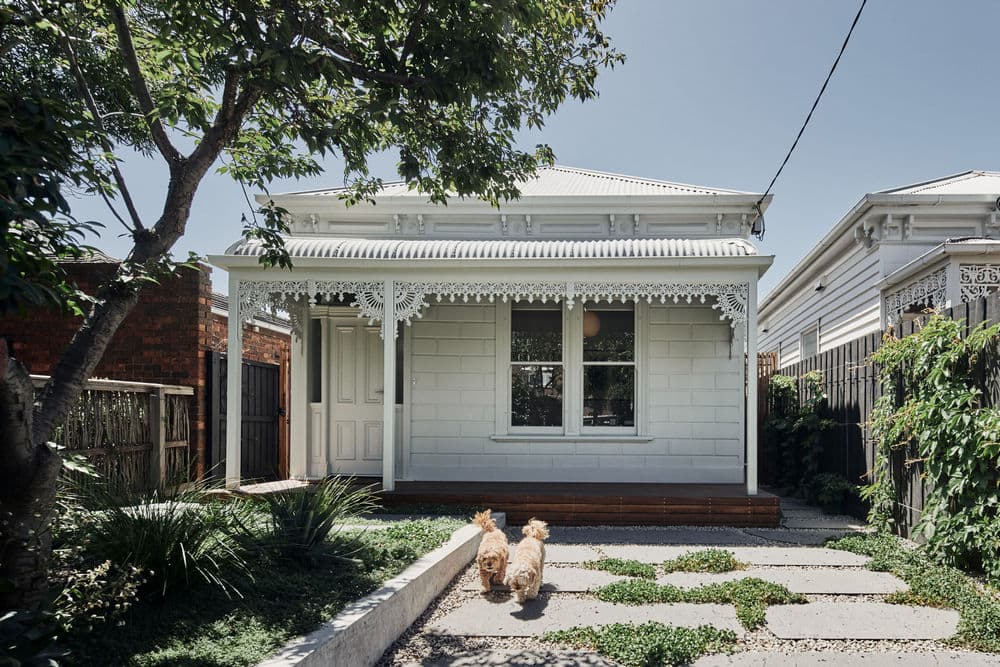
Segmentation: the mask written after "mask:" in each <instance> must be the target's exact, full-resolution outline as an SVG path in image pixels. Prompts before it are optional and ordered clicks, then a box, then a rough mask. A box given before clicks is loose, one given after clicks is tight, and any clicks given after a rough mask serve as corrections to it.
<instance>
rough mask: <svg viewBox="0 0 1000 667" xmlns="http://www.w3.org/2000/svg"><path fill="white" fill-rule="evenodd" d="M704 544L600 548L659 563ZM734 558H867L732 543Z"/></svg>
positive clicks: (860, 561)
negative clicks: (741, 545) (739, 545)
mask: <svg viewBox="0 0 1000 667" xmlns="http://www.w3.org/2000/svg"><path fill="white" fill-rule="evenodd" d="M705 548H707V547H705V546H704V545H697V546H691V545H689V546H675V545H663V546H660V545H631V544H627V545H608V546H606V547H604V548H603V549H602V551H604V553H605V554H606V555H607V556H608V557H610V558H631V559H635V560H638V561H642V562H644V563H659V562H662V561H665V560H667V559H669V558H677V557H678V556H681V555H683V554H686V553H690V552H692V551H700V550H702V549H705ZM728 550H729V551H732V552H733V554H734V555H735V556H736V558H737V560H740V561H743V562H744V563H749V564H751V565H826V566H833V567H843V566H858V565H864V564H865V563H867V562H868V560H869V559H868V557H867V556H859V555H858V554H853V553H850V552H848V551H838V550H836V549H825V548H821V547H818V548H810V547H732V548H730V549H728Z"/></svg>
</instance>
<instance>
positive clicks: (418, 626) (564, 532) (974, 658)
mask: <svg viewBox="0 0 1000 667" xmlns="http://www.w3.org/2000/svg"><path fill="white" fill-rule="evenodd" d="M799 515H800V517H801V516H802V513H801V512H800V513H799ZM748 530H750V531H754V529H748ZM507 532H508V534H509V536H510V538H511V542H512V543H513V542H515V541H516V539H517V537H519V535H516V534H515V533H516V532H518V531H515V530H508V531H507ZM815 532H816V531H813V530H810V529H776V530H771V531H767V532H766V533H764V534H763V535H762V534H761V531H754V532H747V530H743V529H733V528H690V527H684V528H676V529H670V528H647V527H639V528H627V529H621V528H604V529H600V528H590V527H588V528H571V527H556V528H553V530H552V537H551V539H550V542H551V543H553V544H566V545H578V546H585V547H591V548H594V549H596V550H597V551H598V552H599V553H601V552H603V550H604V548H605V547H607V546H610V545H621V544H646V545H649V544H687V545H692V544H694V545H702V548H725V546H726V544H731V545H732V546H742V547H753V546H772V547H773V546H779V545H781V546H788V545H801V546H802V548H810V547H809V546H808V545H818V544H822V540H818V539H817V536H816V535H815ZM823 532H824V533H828V532H829V530H827V529H826V528H824V529H823ZM681 538H684V541H683V542H679V541H678V540H680V539H681ZM699 538H703V539H699ZM824 539H825V538H824ZM546 567H547V568H548V567H563V566H562V565H547V566H546ZM814 569H817V570H824V569H829V570H835V569H857V568H834V567H829V568H827V567H816V568H814ZM477 581H478V577H477V573H476V570H475V566H474V565H470V566H469V567H468V568H467V569H466V570H465V571H464V572H462V573H461V574H459V575H458V576H457V577H456V578H455V579H454V580H453V581H452V582H451V584H450V585H449V587H448V588H447V589H446V590H445V591H444V592H443V593H442V594H441V595H440V596H439V597H438V598H437V599H436V600H435V601H434V602H433V603H432V604H431V605H430V606H429V607H428V608H427V610H425V612H424V613H423V615H422V616H421V617H420V618H419V619H418V620H417V622H416V623H414V624H413V626H411V627H410V628H409V629H408V630H407V631H406V632H405V633H404V634H403V635H402V636H401V637H400V638H399V639H398V640H397V641H396V643H395V644H393V646H392V647H391V648H390V649H389V650H388V651H386V653H385V654H384V655H383V656H382V658H381V660H380V661H379V662H378V663H377V664H378V665H380V666H382V667H388V666H390V665H391V666H401V665H406V666H407V667H414V666H421V667H430V666H433V667H443V666H446V665H450V664H452V663H459V661H460V659H461V658H464V660H463V661H461V664H462V665H465V664H503V657H504V655H507V654H513V653H517V654H518V655H520V652H524V653H525V655H543V656H547V658H546V659H545V660H542V661H541V662H538V663H537V664H560V665H563V664H565V665H578V664H595V663H593V662H591V661H590V660H587V659H583V658H581V657H580V654H578V653H573V652H572V651H569V650H568V649H565V648H562V647H559V646H553V645H551V644H548V643H546V642H542V641H540V640H539V639H537V638H535V637H489V636H486V637H459V636H451V635H442V634H436V633H434V632H431V631H430V630H428V628H429V627H430V626H431V625H434V624H435V623H436V622H438V621H440V620H441V619H442V618H444V617H445V616H447V615H448V614H450V613H451V612H454V611H456V610H457V609H459V608H460V607H461V606H462V605H463V604H465V603H467V602H470V601H472V600H476V599H479V598H480V597H481V595H480V593H478V592H477V591H463V590H462V587H463V585H466V584H469V583H474V582H477ZM489 595H490V598H491V599H493V600H494V601H497V602H507V601H508V600H509V594H507V593H503V592H496V591H494V592H493V593H490V594H489ZM548 596H559V598H560V599H567V598H573V597H578V598H585V599H589V596H588V595H587V594H586V593H583V594H577V593H564V592H559V593H544V592H543V593H542V597H548ZM806 597H807V599H808V600H809V601H810V602H836V603H842V604H860V603H865V602H869V603H870V602H883V601H884V598H885V596H884V595H807V596H806ZM735 651H736V652H738V653H739V652H746V651H752V652H764V651H767V652H771V653H780V654H786V655H789V656H792V658H791V659H792V660H794V656H795V655H802V654H807V653H809V654H815V653H817V652H819V653H822V654H830V658H831V664H836V654H841V655H845V654H851V655H854V656H858V655H860V654H870V653H878V654H896V653H907V654H930V653H934V654H942V655H943V654H950V656H951V658H952V659H955V658H957V660H958V662H957V663H956V664H970V665H975V664H982V663H983V659H984V656H983V655H982V654H976V653H971V652H965V653H963V652H956V650H955V649H954V648H953V647H951V646H949V645H948V644H947V643H946V642H943V641H929V640H906V641H890V640H821V639H796V640H783V639H779V638H777V637H776V636H775V635H774V634H773V633H771V632H770V631H769V630H767V629H766V628H763V629H759V630H756V631H753V632H747V633H745V634H744V636H743V637H742V638H741V639H740V640H739V641H738V643H737V645H736V647H735ZM484 655H485V656H487V657H489V656H492V657H491V658H489V662H480V660H482V659H483V656H484ZM737 657H738V656H737ZM887 657H888V656H887ZM496 660H499V661H500V662H495V661H496ZM517 664H536V663H534V662H530V663H528V662H525V663H521V662H517ZM601 664H605V663H604V662H601ZM736 664H738V660H737V661H736ZM768 664H770V663H768ZM790 664H791V663H790Z"/></svg>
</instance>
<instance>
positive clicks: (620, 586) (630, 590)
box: [593, 577, 807, 630]
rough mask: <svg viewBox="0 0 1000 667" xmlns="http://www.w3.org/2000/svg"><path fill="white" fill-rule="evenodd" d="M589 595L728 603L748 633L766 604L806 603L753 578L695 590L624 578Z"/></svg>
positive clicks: (622, 601) (761, 618)
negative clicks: (734, 609) (733, 608)
mask: <svg viewBox="0 0 1000 667" xmlns="http://www.w3.org/2000/svg"><path fill="white" fill-rule="evenodd" d="M593 593H594V595H596V596H597V598H598V599H600V600H604V601H605V602H615V603H618V604H656V603H670V602H692V603H698V604H705V603H713V602H714V603H721V604H731V605H733V606H735V607H736V616H737V618H739V619H740V623H742V624H743V626H744V627H745V628H746V629H748V630H754V629H756V628H759V627H760V626H762V625H763V624H764V620H765V619H764V615H765V613H766V611H767V606H768V605H772V604H801V603H805V602H807V600H806V598H805V596H803V595H799V594H798V593H792V592H791V591H789V590H788V589H787V588H785V587H784V586H782V585H780V584H775V583H773V582H770V581H764V580H763V579H757V578H755V577H748V578H746V579H737V580H734V581H723V582H720V583H717V584H707V585H705V586H698V587H697V588H679V587H677V586H672V585H670V584H657V583H656V582H653V581H648V580H645V579H627V580H624V581H616V582H614V583H611V584H608V585H607V586H601V587H600V588H597V589H595V590H594V591H593Z"/></svg>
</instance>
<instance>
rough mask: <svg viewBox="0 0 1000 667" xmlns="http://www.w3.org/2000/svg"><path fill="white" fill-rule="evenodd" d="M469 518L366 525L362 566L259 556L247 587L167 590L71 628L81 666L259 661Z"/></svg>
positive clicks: (232, 666)
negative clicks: (121, 617)
mask: <svg viewBox="0 0 1000 667" xmlns="http://www.w3.org/2000/svg"><path fill="white" fill-rule="evenodd" d="M463 525H466V522H465V521H460V520H457V519H453V518H440V519H433V520H423V521H414V522H405V523H403V524H400V525H398V526H397V525H394V526H393V528H391V529H386V530H368V531H365V532H363V533H361V534H360V535H359V536H358V540H359V541H360V543H361V548H360V549H359V550H358V551H357V553H356V557H357V558H358V559H360V561H361V563H362V564H361V565H359V566H347V567H334V568H330V567H314V566H305V565H303V563H301V562H299V561H295V560H290V559H280V560H270V559H252V560H251V561H250V562H249V567H250V568H251V574H252V575H253V578H252V579H246V580H244V581H241V583H240V591H241V592H242V593H243V596H242V597H238V596H228V595H226V594H225V591H223V590H221V589H219V588H218V587H215V586H208V585H201V586H197V587H195V588H193V589H192V590H190V591H189V592H188V593H187V594H184V595H171V596H168V597H167V598H164V599H159V598H158V597H147V598H146V599H144V600H141V601H140V602H139V603H138V604H137V605H135V606H134V607H133V608H132V609H131V610H130V611H129V613H128V615H127V616H126V617H125V623H123V624H120V625H117V626H113V625H106V626H100V627H97V628H95V630H94V631H93V632H82V631H80V632H73V633H72V634H71V635H69V636H68V637H67V638H66V644H67V646H68V647H69V648H70V649H71V650H72V651H73V664H74V665H80V666H81V667H107V666H108V665H125V664H127V665H131V666H135V667H174V666H175V665H226V666H227V667H237V666H242V665H255V664H257V663H259V662H261V661H262V660H264V659H265V658H267V657H268V656H269V655H270V654H272V653H273V652H274V651H276V650H277V649H278V648H280V647H281V646H283V645H284V644H286V643H288V642H289V641H291V640H292V639H294V638H295V637H297V636H301V635H304V634H307V633H309V632H311V631H312V630H315V629H316V628H317V627H318V626H319V625H321V624H322V623H323V622H325V621H328V620H329V619H331V618H333V617H334V616H336V615H337V613H339V612H340V611H341V609H342V608H343V607H344V605H346V604H348V603H350V602H352V601H354V600H356V599H358V598H360V597H362V596H364V595H367V594H368V593H370V592H372V591H374V590H376V589H377V588H379V587H380V586H381V585H382V584H383V582H385V581H386V580H387V579H389V578H391V577H393V576H395V575H397V574H399V573H400V572H401V571H402V570H403V569H405V568H406V567H407V566H408V565H410V564H411V563H412V562H413V561H414V560H415V559H416V558H418V557H420V556H422V555H423V554H425V553H426V552H427V551H430V550H431V549H434V548H436V547H438V546H440V545H441V544H443V543H445V542H446V541H447V540H448V538H449V537H450V536H451V534H452V533H453V532H454V531H455V530H457V529H458V528H459V527H461V526H463Z"/></svg>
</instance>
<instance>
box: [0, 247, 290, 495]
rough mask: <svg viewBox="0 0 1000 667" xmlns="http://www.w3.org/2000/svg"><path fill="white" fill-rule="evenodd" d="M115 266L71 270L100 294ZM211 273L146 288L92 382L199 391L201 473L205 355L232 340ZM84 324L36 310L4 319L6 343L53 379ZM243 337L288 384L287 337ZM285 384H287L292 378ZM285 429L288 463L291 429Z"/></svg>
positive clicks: (183, 275)
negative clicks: (279, 367) (279, 366)
mask: <svg viewBox="0 0 1000 667" xmlns="http://www.w3.org/2000/svg"><path fill="white" fill-rule="evenodd" d="M115 268H116V266H115V265H113V264H73V265H70V266H69V267H68V269H69V271H70V274H71V276H72V277H73V278H74V279H75V280H76V282H77V284H78V285H79V286H80V288H81V289H83V291H85V292H86V293H88V294H93V293H94V292H96V289H97V286H98V284H99V283H100V281H101V280H102V279H104V278H106V277H107V276H109V275H111V274H112V273H113V272H114V270H115ZM210 274H211V268H209V267H207V266H206V267H202V270H200V271H195V270H181V272H180V275H179V276H177V277H176V278H173V279H170V280H166V281H164V282H162V283H160V284H159V285H149V286H147V287H145V288H143V291H142V293H141V295H140V297H139V303H138V304H136V306H135V308H134V309H133V310H132V312H130V313H129V315H128V317H127V318H125V321H124V322H123V323H122V326H121V327H120V328H119V329H118V332H117V333H116V334H115V337H114V338H113V339H112V341H111V344H110V345H109V346H108V349H107V350H106V351H105V353H104V358H103V359H102V360H101V362H100V363H99V364H98V366H97V369H96V371H95V372H94V377H100V378H111V379H114V380H132V381H135V382H156V383H160V384H178V385H186V386H190V387H194V389H195V396H194V403H193V404H192V406H191V407H192V415H191V416H192V424H191V431H192V433H191V440H192V443H191V444H192V454H193V455H194V456H195V457H196V459H197V462H198V474H199V475H200V474H202V473H203V467H202V464H203V461H204V460H205V454H206V445H207V411H208V396H207V385H208V364H207V352H208V350H210V349H215V350H224V349H225V342H226V334H225V318H224V317H220V316H215V315H213V314H212V284H211V278H210ZM220 320H221V326H220ZM80 322H81V318H76V317H71V316H66V315H63V314H61V313H59V312H57V311H53V310H47V309H35V310H32V311H31V312H30V313H28V314H27V315H25V316H20V317H3V318H0V337H3V338H6V339H7V340H8V341H9V342H10V343H11V347H12V354H13V356H14V357H15V358H16V359H18V360H19V361H20V362H21V363H23V364H24V365H25V366H26V367H27V368H28V370H30V371H31V372H32V373H37V374H41V375H48V374H49V373H50V372H51V370H52V368H53V366H55V364H56V362H57V361H58V359H59V355H60V354H61V353H62V351H63V349H65V347H66V345H67V344H68V343H69V341H70V339H71V338H72V336H73V333H74V332H75V331H76V330H77V328H79V326H80ZM220 331H221V348H220V341H219V332H220ZM244 335H245V338H244V345H245V346H246V353H245V355H244V356H245V358H249V359H253V360H255V361H266V362H267V363H283V364H284V365H283V370H284V374H283V377H285V378H287V375H288V367H289V366H288V360H289V344H290V343H289V337H288V336H283V337H282V336H281V335H280V334H277V333H275V332H272V331H269V330H266V329H261V330H260V332H259V333H258V332H254V331H252V329H251V328H249V327H248V328H247V330H246V333H245V334H244ZM276 354H277V355H278V358H277V359H276V358H275V356H274V355H276ZM283 384H285V385H286V386H287V379H286V381H285V382H284V383H283ZM285 396H287V394H286V395H285ZM282 406H283V407H286V409H287V401H284V400H283V402H282ZM282 431H283V434H284V438H285V439H284V443H285V448H284V451H285V454H284V456H285V457H287V424H286V425H285V428H283V429H282ZM282 469H283V470H286V469H287V468H282Z"/></svg>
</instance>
